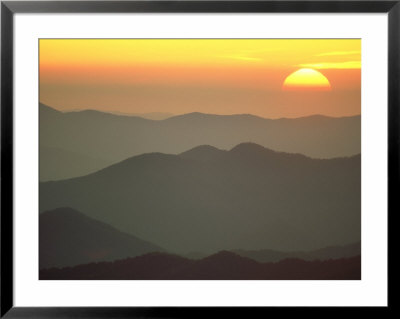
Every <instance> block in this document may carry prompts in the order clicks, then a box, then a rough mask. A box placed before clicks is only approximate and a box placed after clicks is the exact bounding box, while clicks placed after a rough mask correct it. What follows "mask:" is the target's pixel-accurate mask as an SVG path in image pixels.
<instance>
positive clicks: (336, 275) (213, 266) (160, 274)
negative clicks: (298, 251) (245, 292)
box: [39, 251, 361, 280]
mask: <svg viewBox="0 0 400 319" xmlns="http://www.w3.org/2000/svg"><path fill="white" fill-rule="evenodd" d="M39 279H40V280H360V279H361V257H360V256H356V257H351V258H342V259H335V260H327V261H304V260H300V259H285V260H282V261H280V262H277V263H259V262H257V261H254V260H251V259H249V258H245V257H241V256H239V255H237V254H234V253H232V252H227V251H221V252H219V253H217V254H214V255H211V256H208V257H206V258H203V259H200V260H197V261H194V260H190V259H186V258H183V257H180V256H176V255H170V254H166V253H150V254H145V255H142V256H139V257H134V258H128V259H123V260H118V261H114V262H100V263H91V264H86V265H79V266H75V267H67V268H62V269H58V268H52V269H44V270H41V271H40V272H39Z"/></svg>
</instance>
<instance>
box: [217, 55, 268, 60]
mask: <svg viewBox="0 0 400 319" xmlns="http://www.w3.org/2000/svg"><path fill="white" fill-rule="evenodd" d="M220 58H225V59H232V60H241V61H254V62H258V61H263V59H262V58H256V57H250V56H244V55H225V56H221V57H220Z"/></svg>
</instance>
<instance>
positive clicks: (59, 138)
mask: <svg viewBox="0 0 400 319" xmlns="http://www.w3.org/2000/svg"><path fill="white" fill-rule="evenodd" d="M39 116H40V118H39V121H40V125H39V128H40V180H41V181H49V180H61V179H67V178H72V177H77V176H82V175H87V174H89V173H92V172H95V171H97V170H99V169H101V168H104V167H106V166H108V165H110V164H113V163H117V162H119V161H122V160H124V159H126V158H129V157H131V156H135V155H140V154H143V153H151V152H161V153H166V154H179V153H182V152H184V151H187V150H189V149H191V148H194V147H196V146H199V145H211V146H214V147H217V148H219V149H224V150H229V149H231V148H233V147H234V146H236V145H238V144H240V143H244V142H253V143H256V144H259V145H261V146H264V147H266V148H269V149H273V150H276V151H282V152H289V153H300V154H304V155H307V156H310V157H313V158H334V157H343V156H352V155H356V154H359V153H360V151H361V117H360V116H353V117H343V118H332V117H326V116H320V115H316V116H310V117H304V118H297V119H277V120H271V119H264V118H260V117H257V116H254V115H248V114H242V115H213V114H202V113H190V114H184V115H179V116H174V117H170V118H167V119H163V120H151V119H145V118H142V117H138V116H127V115H116V114H110V113H102V112H99V111H92V110H87V111H79V112H67V113H62V112H59V111H57V110H55V109H53V108H50V107H48V106H45V105H43V104H40V105H39Z"/></svg>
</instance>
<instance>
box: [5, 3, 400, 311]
mask: <svg viewBox="0 0 400 319" xmlns="http://www.w3.org/2000/svg"><path fill="white" fill-rule="evenodd" d="M100 12H103V13H119V12H139V13H141V12H152V13H155V12H160V13H191V12H195V13H200V12H202V13H214V12H247V13H254V12H269V13H299V12H304V13H311V12H312V13H326V12H328V13H346V12H349V13H358V12H359V13H378V12H380V13H387V14H388V34H389V38H388V44H389V47H388V115H389V116H388V129H389V131H388V136H389V138H388V150H389V153H388V207H389V209H388V218H389V223H388V234H389V238H388V244H389V252H390V249H393V239H392V240H391V241H390V238H391V236H392V237H393V227H395V224H394V223H393V215H395V214H398V212H399V211H400V210H399V199H398V198H399V196H398V194H397V192H398V189H399V186H400V185H399V184H400V183H399V181H400V173H399V162H400V158H399V153H400V151H399V144H400V136H399V131H400V129H399V118H400V0H396V1H2V2H1V300H0V301H1V313H0V315H1V317H3V316H4V317H6V318H69V317H74V318H134V317H140V318H147V317H150V318H160V317H161V318H177V317H184V318H192V317H202V318H204V317H208V316H215V317H220V316H221V317H225V316H228V315H239V316H242V317H249V316H253V315H255V312H257V313H262V314H264V315H266V314H270V312H271V311H272V310H277V309H282V308H280V307H278V308H276V307H274V308H266V307H250V308H247V307H240V308H225V307H217V308H211V307H200V308H193V307H150V308H148V307H122V308H121V307H116V308H108V307H104V308H99V307H87V308H85V307H83V308H82V307H79V308H75V307H65V308H58V307H57V308H52V307H33V308H23V307H15V306H14V303H13V293H14V292H13V160H14V159H13V54H14V53H13V19H14V14H16V13H100ZM391 228H392V229H391ZM388 258H389V260H388V264H389V265H390V264H391V260H392V258H391V255H390V254H388ZM391 268H393V267H389V269H388V270H389V271H390V270H391ZM392 275H393V271H390V272H389V276H390V280H388V287H389V294H388V296H389V298H388V307H381V308H378V309H377V311H379V312H381V311H385V312H386V311H388V310H389V309H392V307H393V304H394V302H393V294H392V293H391V291H390V287H391V285H390V283H391V281H393V277H392ZM392 285H393V283H392ZM339 308H340V307H337V308H335V309H330V310H329V311H330V313H331V314H332V315H337V311H338V310H339ZM315 309H320V310H321V308H315ZM325 309H326V307H323V308H322V310H325ZM308 310H310V308H308V307H285V309H284V311H286V312H287V313H288V314H289V312H290V313H292V314H293V315H295V316H301V315H303V314H304V312H305V311H308ZM364 310H367V311H371V308H369V309H366V308H364ZM346 311H347V312H348V313H349V314H351V313H354V311H360V308H355V307H354V308H351V309H350V308H347V309H346Z"/></svg>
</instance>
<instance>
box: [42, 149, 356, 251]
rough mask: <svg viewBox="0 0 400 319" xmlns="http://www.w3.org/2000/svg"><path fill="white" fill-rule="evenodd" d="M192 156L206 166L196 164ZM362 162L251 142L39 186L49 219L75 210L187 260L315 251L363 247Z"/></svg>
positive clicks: (133, 161) (155, 156)
mask: <svg viewBox="0 0 400 319" xmlns="http://www.w3.org/2000/svg"><path fill="white" fill-rule="evenodd" d="M210 150H211V152H210ZM202 151H204V152H205V154H202ZM193 153H196V157H198V158H200V160H196V159H195V158H193V157H192V156H189V157H190V158H188V154H189V155H190V154H193ZM211 153H212V154H213V155H212V156H210V154H211ZM215 154H218V156H214V155H215ZM360 160H361V157H360V155H357V156H353V157H348V158H337V159H325V160H317V159H311V158H308V157H306V156H304V155H299V154H287V153H279V152H276V151H271V150H269V149H265V148H263V147H261V146H259V145H255V144H252V143H244V144H240V145H238V146H236V147H234V148H233V149H232V150H230V151H226V152H218V151H216V150H213V149H210V148H209V147H205V148H197V149H195V150H192V151H191V152H189V153H187V152H186V153H184V154H182V155H171V154H161V153H150V154H143V155H139V156H135V157H132V158H129V159H127V160H125V161H122V162H120V163H117V164H114V165H111V166H109V167H107V168H105V169H103V170H100V171H98V172H95V173H93V174H90V175H87V176H84V177H79V178H74V179H69V180H64V181H56V182H45V183H40V186H39V191H40V211H41V212H43V211H46V210H51V209H54V208H57V207H73V208H74V209H77V210H79V211H82V212H84V213H85V214H86V215H87V216H89V217H91V218H95V219H97V220H99V221H102V222H104V223H107V224H109V225H112V226H113V227H115V228H117V229H118V230H120V231H123V232H126V233H130V234H133V235H135V236H138V237H139V238H145V239H146V240H149V241H151V242H152V243H154V244H156V245H159V246H162V247H164V248H165V249H166V250H168V251H170V252H174V253H179V254H184V253H188V252H191V251H199V252H202V253H206V254H210V253H213V252H215V251H219V250H234V249H242V250H260V249H265V248H266V247H268V248H269V249H272V250H279V251H301V250H315V249H319V248H321V247H327V246H338V245H346V244H348V243H354V242H357V241H360V239H361V229H360V227H361V222H360V220H361V206H360V205H361V162H360Z"/></svg>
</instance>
